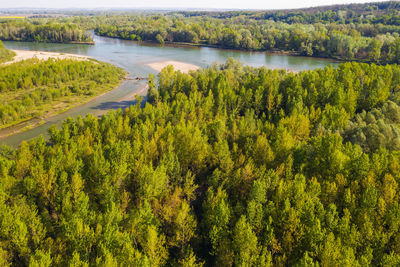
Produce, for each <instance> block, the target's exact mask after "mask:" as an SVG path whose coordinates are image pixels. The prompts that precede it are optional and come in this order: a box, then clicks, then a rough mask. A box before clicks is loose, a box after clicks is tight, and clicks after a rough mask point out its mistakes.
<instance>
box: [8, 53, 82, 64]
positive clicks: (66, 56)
mask: <svg viewBox="0 0 400 267" xmlns="http://www.w3.org/2000/svg"><path fill="white" fill-rule="evenodd" d="M11 51H13V52H14V53H15V54H16V55H15V56H14V58H13V59H12V60H10V61H7V62H4V63H2V64H3V65H8V64H12V63H15V62H19V61H22V60H27V59H31V58H37V59H39V60H48V59H49V58H55V59H76V60H88V59H89V57H88V56H82V55H77V54H65V53H57V52H45V51H33V50H11Z"/></svg>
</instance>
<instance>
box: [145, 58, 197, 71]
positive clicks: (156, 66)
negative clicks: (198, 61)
mask: <svg viewBox="0 0 400 267" xmlns="http://www.w3.org/2000/svg"><path fill="white" fill-rule="evenodd" d="M146 65H147V66H149V67H150V68H152V69H153V70H156V71H158V72H161V70H162V69H163V68H165V67H167V66H170V65H171V66H173V67H174V69H175V70H179V71H181V72H183V73H188V72H189V71H192V70H198V69H200V67H199V66H197V65H194V64H189V63H185V62H180V61H174V60H166V61H161V62H154V63H148V64H146Z"/></svg>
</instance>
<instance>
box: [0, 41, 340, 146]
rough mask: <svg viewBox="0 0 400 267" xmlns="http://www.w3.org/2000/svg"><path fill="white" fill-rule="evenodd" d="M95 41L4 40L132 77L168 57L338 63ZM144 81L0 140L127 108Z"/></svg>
mask: <svg viewBox="0 0 400 267" xmlns="http://www.w3.org/2000/svg"><path fill="white" fill-rule="evenodd" d="M94 40H95V42H96V44H95V45H79V44H53V43H51V44H49V43H31V42H4V44H5V46H6V47H7V48H10V49H19V50H41V51H48V52H61V53H71V54H80V55H85V56H89V57H92V58H95V59H98V60H101V61H105V62H109V63H112V64H114V65H117V66H119V67H122V68H124V69H125V70H126V71H128V72H129V77H131V78H134V77H147V76H148V74H150V73H154V74H156V71H155V70H153V69H151V68H150V67H148V66H147V64H149V63H154V62H162V61H167V60H174V61H180V62H185V63H190V64H194V65H198V66H200V67H207V66H208V65H211V64H213V63H224V62H225V61H226V60H227V59H228V58H234V59H235V60H239V61H241V62H242V63H244V64H246V65H250V66H255V67H258V66H267V67H268V68H284V69H291V70H298V71H300V70H308V69H315V68H323V67H325V66H327V65H336V64H337V63H336V62H334V61H331V60H327V59H320V58H310V57H296V56H288V55H276V54H268V53H264V52H247V51H237V50H223V49H217V48H207V47H188V46H167V45H165V46H160V45H153V44H139V43H137V42H134V41H127V40H119V39H113V38H107V37H100V36H94ZM145 84H146V82H145V81H143V80H142V81H136V80H125V81H123V82H122V83H121V85H120V86H119V87H118V88H116V89H115V90H113V91H111V92H109V93H106V94H104V95H102V96H99V97H97V98H95V99H94V100H92V101H90V102H88V103H86V104H83V105H80V106H78V107H75V108H73V109H71V110H69V111H67V112H64V113H62V114H59V115H57V116H54V117H51V118H49V119H47V121H46V123H45V124H43V125H41V126H38V127H36V128H34V129H31V130H27V131H24V132H21V133H17V134H14V135H12V136H9V137H6V138H4V139H1V140H0V143H1V144H3V143H4V144H7V145H10V146H14V147H15V146H18V145H19V144H20V143H21V142H22V141H23V140H29V139H31V138H34V137H37V136H39V135H40V134H43V135H44V136H46V135H47V130H48V128H49V127H50V126H51V125H53V124H56V125H60V124H61V123H62V121H63V120H64V119H66V118H67V117H76V116H78V115H81V116H85V115H86V114H88V113H93V114H94V115H96V116H100V115H103V114H104V113H106V112H107V111H108V110H110V109H117V108H125V107H127V106H129V105H131V104H133V103H134V95H135V94H139V95H145V94H146V90H145V88H144V86H145Z"/></svg>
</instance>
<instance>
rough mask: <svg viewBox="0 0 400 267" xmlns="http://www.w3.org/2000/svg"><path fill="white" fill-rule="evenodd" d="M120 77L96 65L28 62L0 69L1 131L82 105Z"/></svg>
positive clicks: (111, 68)
mask: <svg viewBox="0 0 400 267" xmlns="http://www.w3.org/2000/svg"><path fill="white" fill-rule="evenodd" d="M123 75H124V71H123V70H122V69H120V68H117V67H115V66H113V65H111V64H107V63H102V62H97V61H78V60H69V59H65V60H54V59H49V60H47V61H39V60H38V59H30V60H25V61H21V62H17V63H13V64H10V65H5V66H0V99H2V102H1V103H0V128H3V127H5V126H10V125H14V124H17V123H18V122H20V121H22V120H27V119H30V118H33V117H39V116H43V115H45V114H46V113H49V112H55V111H60V110H63V109H65V108H67V105H70V104H72V105H73V104H74V103H75V104H77V103H81V102H82V100H83V99H85V98H89V97H91V96H93V95H96V94H99V93H101V92H104V91H107V90H110V89H113V88H114V87H115V86H116V85H118V83H119V82H120V80H121V79H122V77H123ZM70 101H73V102H72V103H69V102H70Z"/></svg>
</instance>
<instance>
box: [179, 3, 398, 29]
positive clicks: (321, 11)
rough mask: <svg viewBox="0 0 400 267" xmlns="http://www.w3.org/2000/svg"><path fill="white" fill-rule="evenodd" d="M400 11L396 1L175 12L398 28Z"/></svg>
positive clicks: (187, 14)
mask: <svg viewBox="0 0 400 267" xmlns="http://www.w3.org/2000/svg"><path fill="white" fill-rule="evenodd" d="M399 11H400V3H399V2H398V1H385V2H375V3H365V4H348V5H333V6H317V7H311V8H299V9H287V10H270V11H224V12H218V11H208V12H207V11H181V12H176V13H177V14H182V15H184V16H185V17H196V16H211V17H214V18H220V19H221V18H224V19H225V18H234V17H238V16H248V17H251V18H254V19H268V20H274V21H276V22H278V21H279V22H285V23H307V24H314V23H340V24H349V23H355V24H359V23H363V24H384V25H399V24H400V14H399Z"/></svg>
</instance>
